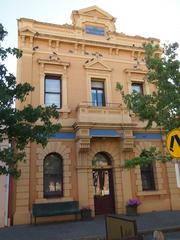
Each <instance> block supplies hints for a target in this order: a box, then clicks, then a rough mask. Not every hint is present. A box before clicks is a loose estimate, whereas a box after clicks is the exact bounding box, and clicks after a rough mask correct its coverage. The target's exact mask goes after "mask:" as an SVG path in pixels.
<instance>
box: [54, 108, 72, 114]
mask: <svg viewBox="0 0 180 240" xmlns="http://www.w3.org/2000/svg"><path fill="white" fill-rule="evenodd" d="M57 111H58V112H59V113H70V112H71V110H70V109H69V108H61V109H57Z"/></svg>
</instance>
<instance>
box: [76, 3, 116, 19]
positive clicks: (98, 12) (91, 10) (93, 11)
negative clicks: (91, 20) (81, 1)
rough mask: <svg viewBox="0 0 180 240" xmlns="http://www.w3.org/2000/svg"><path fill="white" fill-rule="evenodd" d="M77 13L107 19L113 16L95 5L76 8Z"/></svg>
mask: <svg viewBox="0 0 180 240" xmlns="http://www.w3.org/2000/svg"><path fill="white" fill-rule="evenodd" d="M78 13H79V14H82V15H87V16H91V17H98V18H107V19H113V18H114V17H113V16H112V15H110V14H109V13H107V12H105V11H104V10H103V9H101V8H99V7H97V6H91V7H88V8H83V9H80V10H78Z"/></svg>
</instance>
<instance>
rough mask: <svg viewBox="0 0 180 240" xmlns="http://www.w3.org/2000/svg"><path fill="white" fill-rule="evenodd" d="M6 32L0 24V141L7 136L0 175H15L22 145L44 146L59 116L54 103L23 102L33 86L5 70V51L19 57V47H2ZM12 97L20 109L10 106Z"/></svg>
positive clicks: (22, 156)
mask: <svg viewBox="0 0 180 240" xmlns="http://www.w3.org/2000/svg"><path fill="white" fill-rule="evenodd" d="M6 35H7V32H6V31H5V30H4V27H3V26H2V24H0V143H2V142H3V141H4V139H7V138H8V141H9V143H10V144H9V146H8V147H7V148H5V149H0V161H1V165H0V175H1V174H10V175H12V176H13V177H19V176H20V171H19V169H18V165H17V163H18V162H19V161H25V159H26V154H25V147H26V146H27V144H28V143H29V142H36V143H38V144H41V145H42V146H45V145H46V144H47V142H48V137H49V135H50V134H53V133H55V132H57V131H58V130H59V129H60V124H58V123H55V124H53V123H52V120H53V119H56V120H58V119H59V113H58V112H57V111H56V106H55V105H52V106H51V107H42V106H37V107H35V108H33V107H32V106H31V105H30V104H28V105H26V104H25V101H26V97H27V96H28V95H29V93H30V92H32V91H33V90H34V87H32V86H31V85H30V84H28V83H24V84H21V83H20V84H16V78H15V76H14V75H13V74H11V73H8V70H7V68H6V67H5V64H4V60H5V59H6V58H7V57H8V55H9V54H12V55H14V56H16V57H17V58H20V57H21V55H22V51H21V50H19V49H17V48H3V47H2V44H1V43H2V41H3V40H4V37H5V36H6ZM15 101H20V102H21V103H23V105H24V107H23V108H22V109H21V110H20V109H17V108H16V107H13V105H14V102H15Z"/></svg>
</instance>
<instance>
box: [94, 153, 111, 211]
mask: <svg viewBox="0 0 180 240" xmlns="http://www.w3.org/2000/svg"><path fill="white" fill-rule="evenodd" d="M92 165H93V190H94V191H93V193H94V207H95V214H96V215H99V214H108V213H114V212H115V204H114V184H113V173H112V161H111V158H110V156H109V155H108V154H107V153H104V152H99V153H97V154H96V155H95V156H94V158H93V160H92Z"/></svg>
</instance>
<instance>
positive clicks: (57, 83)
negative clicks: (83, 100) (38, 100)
mask: <svg viewBox="0 0 180 240" xmlns="http://www.w3.org/2000/svg"><path fill="white" fill-rule="evenodd" d="M61 89H62V88H61V77H60V76H50V75H46V77H45V97H44V101H45V105H46V106H51V105H52V104H55V105H56V106H57V108H61V107H62V92H61Z"/></svg>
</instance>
